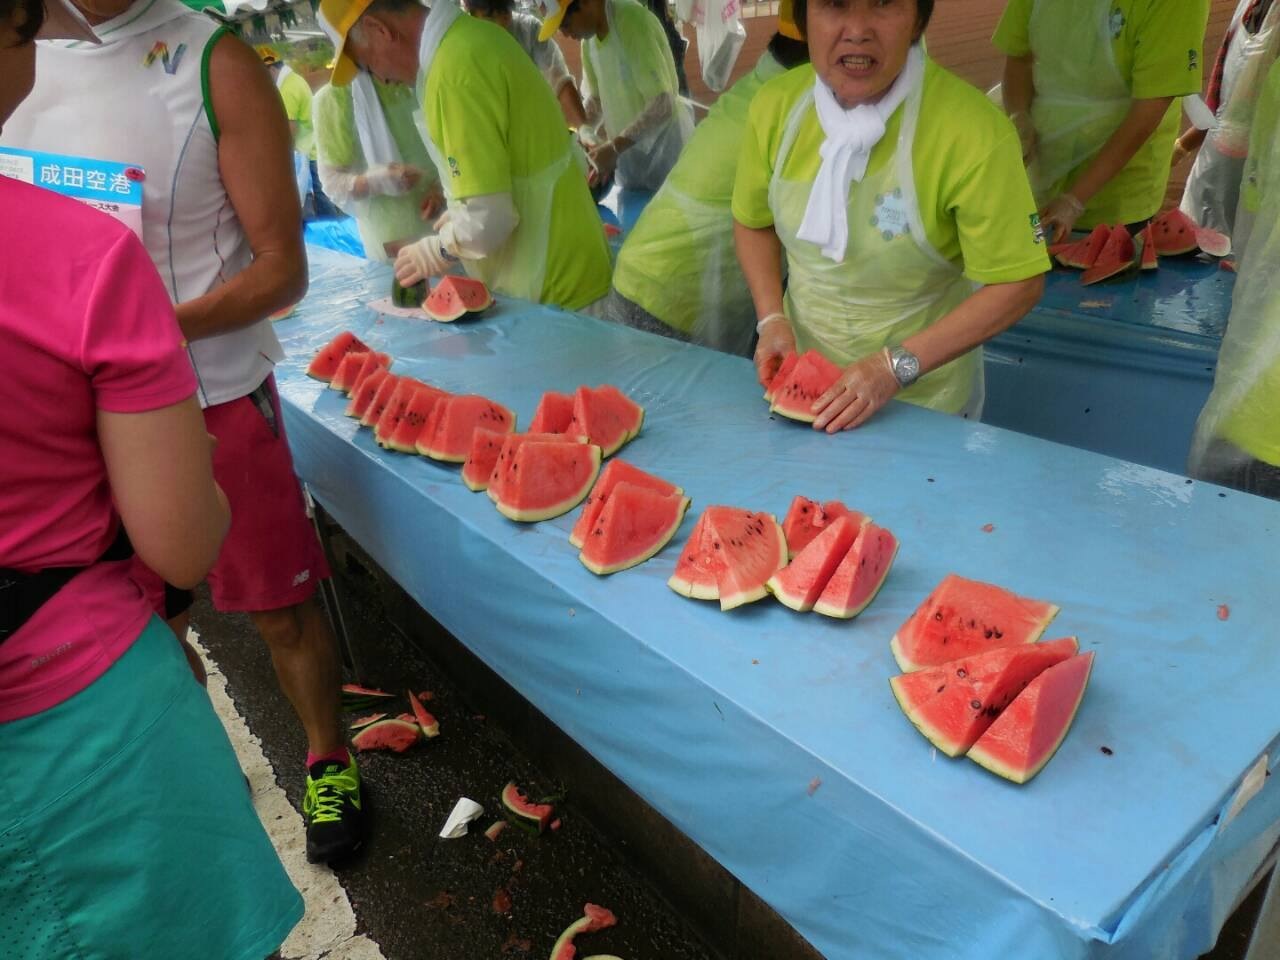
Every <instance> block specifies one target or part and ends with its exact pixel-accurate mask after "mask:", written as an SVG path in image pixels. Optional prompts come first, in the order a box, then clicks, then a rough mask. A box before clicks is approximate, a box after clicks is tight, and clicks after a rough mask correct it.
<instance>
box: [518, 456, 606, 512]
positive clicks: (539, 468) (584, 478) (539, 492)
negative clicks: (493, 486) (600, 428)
mask: <svg viewBox="0 0 1280 960" xmlns="http://www.w3.org/2000/svg"><path fill="white" fill-rule="evenodd" d="M502 466H503V467H504V468H505V469H504V475H503V477H502V481H501V489H500V491H499V494H498V496H497V499H496V500H495V505H496V506H497V508H498V512H499V513H501V514H502V515H503V516H504V517H507V518H508V519H511V520H517V521H519V522H522V523H535V522H537V521H539V520H550V519H551V518H552V517H558V516H560V515H561V514H564V513H568V512H569V511H570V510H572V509H573V508H574V507H576V506H577V505H578V504H580V503H581V502H582V501H583V499H584V498H585V497H586V495H587V493H588V492H590V490H591V485H592V484H593V483H595V481H596V476H597V475H598V474H599V473H600V448H599V447H598V446H596V445H595V444H593V443H592V444H584V443H578V442H576V441H574V440H568V439H565V440H556V441H550V442H548V441H545V440H532V441H526V442H525V443H522V444H520V446H519V447H518V448H517V449H516V450H515V452H514V454H513V456H512V457H511V459H510V461H509V463H505V464H503V465H502Z"/></svg>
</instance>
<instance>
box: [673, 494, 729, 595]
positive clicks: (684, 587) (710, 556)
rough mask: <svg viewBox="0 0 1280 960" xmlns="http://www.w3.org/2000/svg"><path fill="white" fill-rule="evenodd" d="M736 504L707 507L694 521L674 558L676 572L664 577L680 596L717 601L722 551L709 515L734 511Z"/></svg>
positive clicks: (722, 561) (721, 568)
mask: <svg viewBox="0 0 1280 960" xmlns="http://www.w3.org/2000/svg"><path fill="white" fill-rule="evenodd" d="M736 509H737V508H735V507H707V509H706V510H704V511H702V516H700V517H698V522H697V523H695V524H694V526H693V531H692V532H691V533H690V534H689V539H688V541H687V542H686V543H685V545H684V549H683V550H682V551H681V552H680V558H679V559H678V560H677V561H676V569H675V573H673V574H672V575H671V578H670V579H669V580H667V586H669V587H670V588H671V589H672V590H674V591H675V592H676V593H678V594H680V595H681V596H682V597H692V598H693V599H695V600H719V599H720V587H719V576H720V572H721V570H723V569H724V565H725V563H724V552H723V550H721V549H720V548H718V547H717V546H716V543H717V542H718V538H717V536H716V533H715V529H714V525H713V523H712V519H711V518H712V517H713V516H714V515H715V513H717V512H721V513H724V512H729V511H735V510H736Z"/></svg>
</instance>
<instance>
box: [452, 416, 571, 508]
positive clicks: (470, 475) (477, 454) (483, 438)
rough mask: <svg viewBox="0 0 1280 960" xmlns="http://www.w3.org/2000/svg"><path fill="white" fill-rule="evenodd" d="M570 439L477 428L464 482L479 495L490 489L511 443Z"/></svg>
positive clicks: (465, 465)
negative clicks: (499, 461) (507, 445)
mask: <svg viewBox="0 0 1280 960" xmlns="http://www.w3.org/2000/svg"><path fill="white" fill-rule="evenodd" d="M566 439H568V438H567V437H564V436H563V435H561V434H558V433H532V432H530V433H503V432H500V431H497V430H490V429H488V428H487V427H477V428H476V430H475V432H474V433H473V434H471V453H470V454H468V455H467V462H466V463H464V464H463V465H462V482H463V483H465V484H466V485H467V489H469V490H473V491H475V492H476V493H479V492H480V491H481V490H486V489H488V487H489V480H490V478H491V477H492V476H493V472H494V468H495V467H496V466H497V465H498V457H499V456H501V454H502V450H503V448H504V446H505V445H506V444H507V443H508V442H511V441H514V444H513V449H514V445H515V444H519V443H522V442H524V441H525V440H546V441H551V442H556V441H564V440H566Z"/></svg>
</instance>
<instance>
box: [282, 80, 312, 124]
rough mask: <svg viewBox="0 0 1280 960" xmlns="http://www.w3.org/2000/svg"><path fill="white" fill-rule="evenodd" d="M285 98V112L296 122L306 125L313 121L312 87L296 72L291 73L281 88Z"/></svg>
mask: <svg viewBox="0 0 1280 960" xmlns="http://www.w3.org/2000/svg"><path fill="white" fill-rule="evenodd" d="M280 96H281V98H282V99H283V100H284V112H285V114H286V115H287V116H288V117H289V119H290V120H293V121H294V122H296V123H300V124H303V125H306V124H308V123H310V122H311V88H310V87H308V86H307V81H305V80H303V79H302V78H301V77H300V76H298V75H297V74H296V73H294V74H290V76H289V78H288V79H287V80H286V81H285V82H284V84H283V85H282V86H281V89H280Z"/></svg>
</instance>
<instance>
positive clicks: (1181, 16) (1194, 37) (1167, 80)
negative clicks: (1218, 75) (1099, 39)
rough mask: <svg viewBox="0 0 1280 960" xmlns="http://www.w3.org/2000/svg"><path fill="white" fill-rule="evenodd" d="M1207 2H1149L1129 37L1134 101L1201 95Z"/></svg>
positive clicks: (1207, 13) (1200, 0) (1206, 0)
mask: <svg viewBox="0 0 1280 960" xmlns="http://www.w3.org/2000/svg"><path fill="white" fill-rule="evenodd" d="M1208 22H1209V0H1151V2H1150V3H1149V4H1147V8H1146V15H1145V16H1144V17H1143V19H1142V21H1141V22H1140V23H1139V25H1138V29H1137V30H1135V31H1134V32H1133V33H1132V37H1133V44H1134V48H1133V79H1132V89H1133V97H1134V99H1135V100H1154V99H1157V98H1159V97H1184V96H1190V95H1191V94H1196V93H1199V92H1200V84H1201V82H1202V81H1203V78H1204V66H1203V63H1204V33H1205V26H1206V24H1208Z"/></svg>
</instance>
